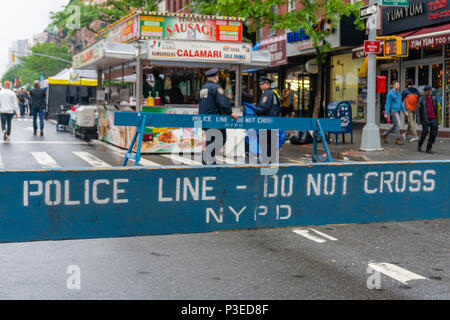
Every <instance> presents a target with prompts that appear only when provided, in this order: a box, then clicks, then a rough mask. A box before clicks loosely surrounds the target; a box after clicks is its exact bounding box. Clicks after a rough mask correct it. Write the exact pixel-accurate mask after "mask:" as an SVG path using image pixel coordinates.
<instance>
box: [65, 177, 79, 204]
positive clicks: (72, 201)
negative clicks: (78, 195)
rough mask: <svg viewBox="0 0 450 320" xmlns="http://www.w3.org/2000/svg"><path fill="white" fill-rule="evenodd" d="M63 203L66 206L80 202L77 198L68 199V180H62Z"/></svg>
mask: <svg viewBox="0 0 450 320" xmlns="http://www.w3.org/2000/svg"><path fill="white" fill-rule="evenodd" d="M64 204H65V205H66V206H76V205H79V204H80V201H78V200H70V181H69V180H66V181H64Z"/></svg>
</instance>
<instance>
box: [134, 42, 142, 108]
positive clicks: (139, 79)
mask: <svg viewBox="0 0 450 320" xmlns="http://www.w3.org/2000/svg"><path fill="white" fill-rule="evenodd" d="M142 80H143V79H142V61H141V43H140V42H137V43H136V112H142V85H143V83H142Z"/></svg>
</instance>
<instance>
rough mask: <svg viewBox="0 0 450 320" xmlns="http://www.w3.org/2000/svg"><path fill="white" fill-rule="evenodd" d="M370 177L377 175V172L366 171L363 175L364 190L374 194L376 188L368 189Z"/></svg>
mask: <svg viewBox="0 0 450 320" xmlns="http://www.w3.org/2000/svg"><path fill="white" fill-rule="evenodd" d="M370 177H378V172H367V173H366V176H365V177H364V191H365V192H366V193H367V194H374V193H377V191H378V189H377V188H375V189H369V178H370Z"/></svg>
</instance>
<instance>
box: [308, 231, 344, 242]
mask: <svg viewBox="0 0 450 320" xmlns="http://www.w3.org/2000/svg"><path fill="white" fill-rule="evenodd" d="M309 230H312V231H314V232H315V233H317V234H319V235H321V236H322V237H324V238H327V239H328V240H331V241H337V240H338V239H336V238H334V237H332V236H329V235H327V234H325V233H323V232H320V231H317V230H315V229H313V228H309Z"/></svg>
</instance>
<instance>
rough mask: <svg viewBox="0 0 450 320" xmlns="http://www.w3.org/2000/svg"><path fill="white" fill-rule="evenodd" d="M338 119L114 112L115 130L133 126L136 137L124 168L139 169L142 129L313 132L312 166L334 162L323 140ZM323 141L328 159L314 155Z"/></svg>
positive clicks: (334, 128) (335, 125)
mask: <svg viewBox="0 0 450 320" xmlns="http://www.w3.org/2000/svg"><path fill="white" fill-rule="evenodd" d="M340 123H341V122H340V120H339V119H313V118H281V117H251V116H246V117H239V118H238V119H237V120H234V119H233V118H232V117H230V116H223V115H188V114H160V113H145V112H144V113H136V112H115V113H114V125H115V126H135V127H137V130H136V133H135V135H134V137H133V140H132V142H131V145H130V146H129V148H128V152H127V153H126V154H125V160H124V162H123V166H126V164H127V161H128V159H132V160H134V161H135V165H136V166H138V165H139V161H140V158H141V144H142V139H143V136H144V131H145V127H156V128H158V127H162V128H164V127H168V126H170V127H184V128H194V127H196V128H198V127H204V128H210V129H256V130H273V129H279V130H305V131H306V130H312V131H314V148H313V156H312V160H313V161H314V162H323V161H328V162H333V158H332V157H331V154H330V151H329V149H328V145H327V142H326V138H325V131H334V132H336V131H339V130H341V125H340ZM318 135H320V136H321V138H322V143H323V145H324V148H325V151H326V154H327V157H322V156H320V155H318V154H317V137H318ZM136 143H137V151H136V153H135V154H133V152H132V151H133V148H134V145H135V144H136Z"/></svg>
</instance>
